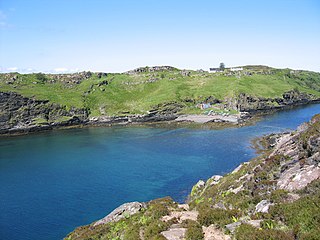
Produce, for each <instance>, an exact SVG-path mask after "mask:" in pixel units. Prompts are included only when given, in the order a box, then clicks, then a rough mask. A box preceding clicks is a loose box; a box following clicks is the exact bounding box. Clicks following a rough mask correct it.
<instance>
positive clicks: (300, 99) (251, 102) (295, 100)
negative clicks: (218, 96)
mask: <svg viewBox="0 0 320 240" xmlns="http://www.w3.org/2000/svg"><path fill="white" fill-rule="evenodd" d="M313 101H319V98H317V97H315V96H314V95H311V94H307V93H301V92H299V91H298V90H291V91H288V92H285V93H284V94H283V96H282V98H262V97H254V96H249V95H247V94H245V93H242V94H240V95H239V96H238V98H237V99H236V101H234V99H232V101H231V102H230V101H229V102H228V103H227V106H228V107H231V108H234V109H237V110H238V111H240V112H256V111H266V110H272V109H278V108H284V107H286V106H291V105H300V104H307V103H310V102H313Z"/></svg>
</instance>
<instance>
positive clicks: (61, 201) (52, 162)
mask: <svg viewBox="0 0 320 240" xmlns="http://www.w3.org/2000/svg"><path fill="white" fill-rule="evenodd" d="M316 113H320V104H316V105H309V106H304V107H299V108H295V109H291V110H286V111H282V112H277V113H275V114H273V115H269V116H266V117H263V119H262V120H261V121H259V122H257V123H256V124H255V125H253V126H247V127H242V128H227V129H222V130H204V129H191V128H176V129H171V128H166V127H161V128H159V127H150V126H143V127H135V126H130V127H105V128H102V127H101V128H85V129H70V130H58V131H51V132H43V133H39V134H32V135H26V136H18V137H6V138H4V137H1V138H0V239H3V240H6V239H20V240H24V239H62V238H63V237H64V236H65V235H66V234H68V232H70V231H72V230H73V229H74V228H75V227H77V226H80V225H84V224H89V223H91V222H92V221H95V220H98V219H99V218H102V217H104V216H105V215H106V214H108V213H109V212H110V211H112V210H113V209H114V208H115V207H117V206H119V205H120V204H122V203H124V202H130V201H148V200H151V199H154V198H158V197H163V196H168V195H169V196H172V197H173V198H174V199H175V200H176V201H179V202H182V201H184V200H185V198H186V197H187V195H188V193H189V192H190V189H191V187H192V185H194V184H195V183H196V182H197V181H198V180H199V179H207V178H209V177H211V176H212V175H214V174H219V175H223V174H225V173H227V172H229V171H231V170H232V169H234V168H235V167H236V166H238V165H239V164H240V163H241V162H244V161H248V160H250V159H251V158H252V157H254V156H255V152H254V150H253V149H252V148H251V145H250V142H251V140H252V139H254V138H255V137H258V136H262V135H264V134H269V133H272V132H281V131H287V130H291V129H295V128H296V127H297V126H298V125H300V124H301V123H302V122H305V121H309V120H310V118H311V117H312V116H313V115H314V114H316Z"/></svg>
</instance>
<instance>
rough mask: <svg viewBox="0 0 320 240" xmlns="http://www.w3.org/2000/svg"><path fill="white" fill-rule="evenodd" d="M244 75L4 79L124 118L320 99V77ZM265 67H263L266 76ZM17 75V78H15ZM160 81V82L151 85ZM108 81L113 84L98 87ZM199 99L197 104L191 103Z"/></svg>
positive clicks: (27, 92) (31, 92)
mask: <svg viewBox="0 0 320 240" xmlns="http://www.w3.org/2000/svg"><path fill="white" fill-rule="evenodd" d="M258 70H259V68H258V67H257V68H256V69H254V70H252V71H251V72H252V73H253V75H252V76H246V75H244V74H242V75H241V76H240V77H237V76H236V75H232V76H224V75H223V74H221V73H217V74H210V73H198V72H195V71H190V72H191V75H190V76H183V75H181V73H180V71H179V70H173V71H160V72H153V73H149V72H147V73H140V74H134V75H129V74H108V76H106V77H102V78H101V79H99V78H98V77H97V75H96V74H93V75H92V77H90V78H89V79H85V80H83V81H82V82H81V83H80V84H72V85H70V84H65V83H64V82H63V81H57V82H55V83H49V82H48V81H50V76H46V77H45V80H43V76H41V79H39V76H38V75H37V74H16V75H18V80H16V81H15V82H14V83H13V84H7V83H6V80H5V75H4V74H0V91H14V92H17V93H20V94H22V95H23V96H26V97H35V98H36V99H40V100H49V101H50V102H54V103H59V104H62V105H66V106H67V107H71V106H74V107H77V108H87V109H89V110H90V115H91V116H99V115H102V114H103V113H105V114H106V115H120V114H121V113H130V114H144V113H147V112H148V111H149V110H151V109H152V108H154V106H156V105H158V104H161V103H168V102H179V103H183V104H184V105H185V109H184V110H183V113H198V112H199V111H198V110H197V109H194V106H195V103H196V102H201V101H203V100H205V99H206V98H207V97H209V96H212V97H214V98H216V99H219V100H221V101H225V100H226V98H231V97H235V96H237V95H238V94H239V93H247V94H249V95H252V96H258V97H265V98H276V97H281V96H282V94H283V93H284V92H286V91H289V90H292V89H298V90H300V91H301V92H306V93H311V94H314V95H316V96H318V97H320V74H319V73H314V72H308V71H300V72H297V73H295V74H291V73H290V70H288V69H284V70H277V69H271V70H272V71H273V74H271V75H262V74H255V73H256V72H258ZM263 70H264V68H261V71H263ZM13 75H14V74H13ZM150 79H156V81H155V82H148V81H149V80H150ZM105 80H107V81H108V82H109V84H108V85H102V86H98V84H99V83H100V82H102V81H105ZM190 99H191V100H193V103H191V102H190V101H187V100H190Z"/></svg>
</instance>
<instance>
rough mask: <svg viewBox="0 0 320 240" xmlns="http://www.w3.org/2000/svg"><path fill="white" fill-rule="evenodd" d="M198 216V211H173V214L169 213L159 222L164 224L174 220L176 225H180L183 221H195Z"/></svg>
mask: <svg viewBox="0 0 320 240" xmlns="http://www.w3.org/2000/svg"><path fill="white" fill-rule="evenodd" d="M198 215H199V213H198V211H182V212H178V211H173V212H170V214H169V215H167V216H163V217H162V218H161V220H162V221H164V222H168V221H170V220H172V219H174V218H176V219H177V221H178V223H182V222H183V221H185V220H192V221H197V218H198Z"/></svg>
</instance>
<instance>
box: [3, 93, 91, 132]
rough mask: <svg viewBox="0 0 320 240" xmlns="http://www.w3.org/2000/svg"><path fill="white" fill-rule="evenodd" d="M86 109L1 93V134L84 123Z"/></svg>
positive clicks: (15, 94) (86, 114)
mask: <svg viewBox="0 0 320 240" xmlns="http://www.w3.org/2000/svg"><path fill="white" fill-rule="evenodd" d="M87 116H88V113H87V111H86V110H85V109H77V108H71V109H70V110H67V109H66V107H65V106H61V105H59V104H52V103H49V101H47V100H35V99H31V98H26V97H23V96H21V95H20V94H17V93H13V92H0V134H1V133H2V134H3V133H19V132H20V133H21V132H31V131H39V130H44V129H50V128H53V127H56V126H69V125H76V124H81V123H84V122H85V121H86V119H87Z"/></svg>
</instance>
